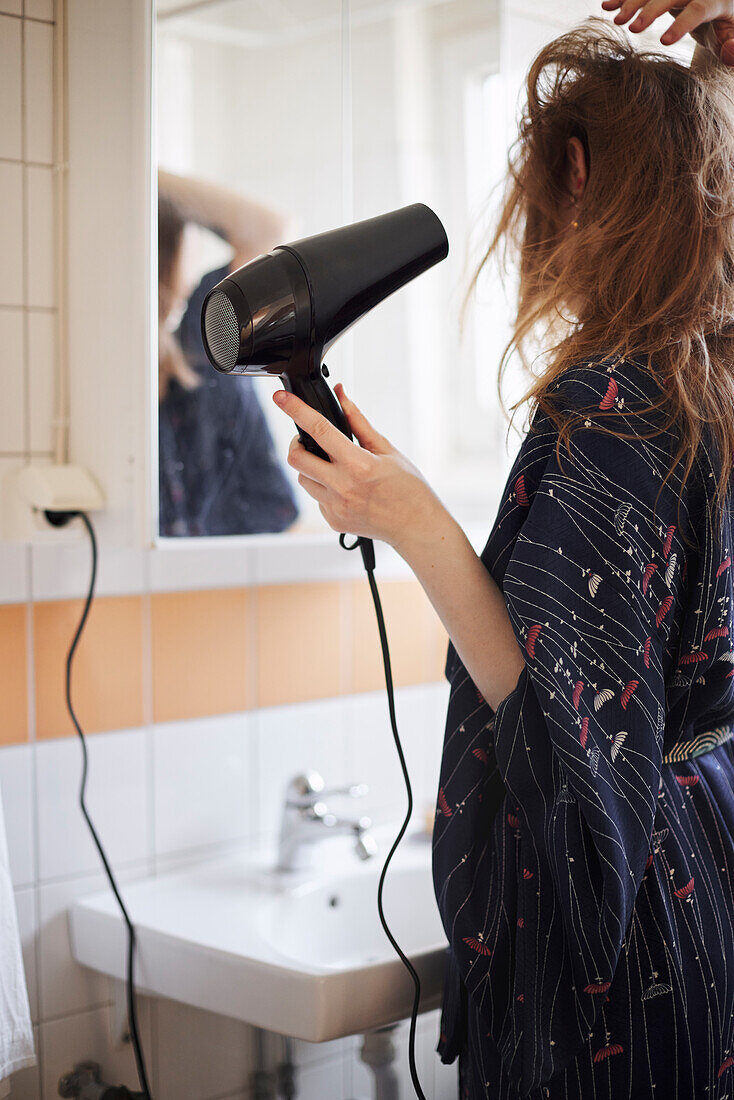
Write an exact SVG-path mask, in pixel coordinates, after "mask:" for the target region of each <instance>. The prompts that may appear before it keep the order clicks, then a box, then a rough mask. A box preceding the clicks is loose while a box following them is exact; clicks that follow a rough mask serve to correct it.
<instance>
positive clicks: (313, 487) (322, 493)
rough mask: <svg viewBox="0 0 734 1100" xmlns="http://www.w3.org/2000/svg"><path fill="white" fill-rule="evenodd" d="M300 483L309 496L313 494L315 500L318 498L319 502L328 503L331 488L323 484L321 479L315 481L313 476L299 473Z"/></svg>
mask: <svg viewBox="0 0 734 1100" xmlns="http://www.w3.org/2000/svg"><path fill="white" fill-rule="evenodd" d="M298 484H299V485H300V486H301V488H303V489H305V490H306V492H307V493H308V494H309V496H312V497H313V498H314V500H317V501H318V502H319V504H326V502H327V500H328V499H329V493H330V490H329V489H327V488H326V486H325V485H322V484H321V482H319V481H314V480H313V478H310V477H306V475H305V474H299V475H298Z"/></svg>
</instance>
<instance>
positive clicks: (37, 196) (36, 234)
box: [25, 168, 56, 306]
mask: <svg viewBox="0 0 734 1100" xmlns="http://www.w3.org/2000/svg"><path fill="white" fill-rule="evenodd" d="M25 173H26V195H27V201H28V211H27V215H28V230H27V232H28V296H27V301H26V305H29V306H54V305H55V304H56V287H55V285H54V280H55V277H56V265H55V259H54V253H55V241H54V177H53V169H52V168H26V169H25Z"/></svg>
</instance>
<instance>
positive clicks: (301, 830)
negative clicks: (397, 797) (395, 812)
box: [277, 771, 377, 871]
mask: <svg viewBox="0 0 734 1100" xmlns="http://www.w3.org/2000/svg"><path fill="white" fill-rule="evenodd" d="M367 789H368V788H367V786H366V784H365V783H358V784H353V785H352V786H350V787H329V788H327V787H325V786H324V781H323V779H322V778H321V776H320V775H319V773H318V772H314V771H309V772H306V773H304V774H302V775H296V776H294V777H293V779H291V781H290V782H289V784H288V786H287V788H286V796H285V805H284V806H283V815H282V817H281V822H280V839H279V842H278V862H277V867H278V870H281V871H292V870H294V869H295V868H296V867H298V866H300V865H301V864H300V860H299V858H298V857H299V855H300V849H301V847H302V845H304V844H311V843H313V842H314V841H316V840H320V839H323V837H325V836H327V835H329V834H331V835H337V834H338V835H344V834H349V833H351V834H353V836H354V839H355V851H356V853H357V855H358V856H359V858H360V859H369V858H370V857H371V856H373V855H375V853H376V852H377V844H376V843H375V838H374V837H373V836H372V834H371V833H370V832H369V830H370V828H371V827H372V821H371V820H370V818H369V817H356V818H355V817H337V815H336V814H334V813H332V812H331V810H330V809H329V808H328V806H327V805H326V802H325V801H324V800H325V799H326V798H332V797H336V796H342V795H346V796H347V797H348V798H361V797H362V796H363V795H366V794H367Z"/></svg>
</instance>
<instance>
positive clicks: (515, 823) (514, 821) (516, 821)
mask: <svg viewBox="0 0 734 1100" xmlns="http://www.w3.org/2000/svg"><path fill="white" fill-rule="evenodd" d="M507 820H508V821H509V823H510V827H511V828H513V829H519V828H520V818H519V817H516V816H515V814H508V815H507Z"/></svg>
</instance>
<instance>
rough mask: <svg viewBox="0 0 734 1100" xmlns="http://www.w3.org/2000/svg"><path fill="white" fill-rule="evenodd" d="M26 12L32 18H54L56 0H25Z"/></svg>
mask: <svg viewBox="0 0 734 1100" xmlns="http://www.w3.org/2000/svg"><path fill="white" fill-rule="evenodd" d="M25 14H26V16H28V17H29V18H31V19H53V17H54V0H25Z"/></svg>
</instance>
